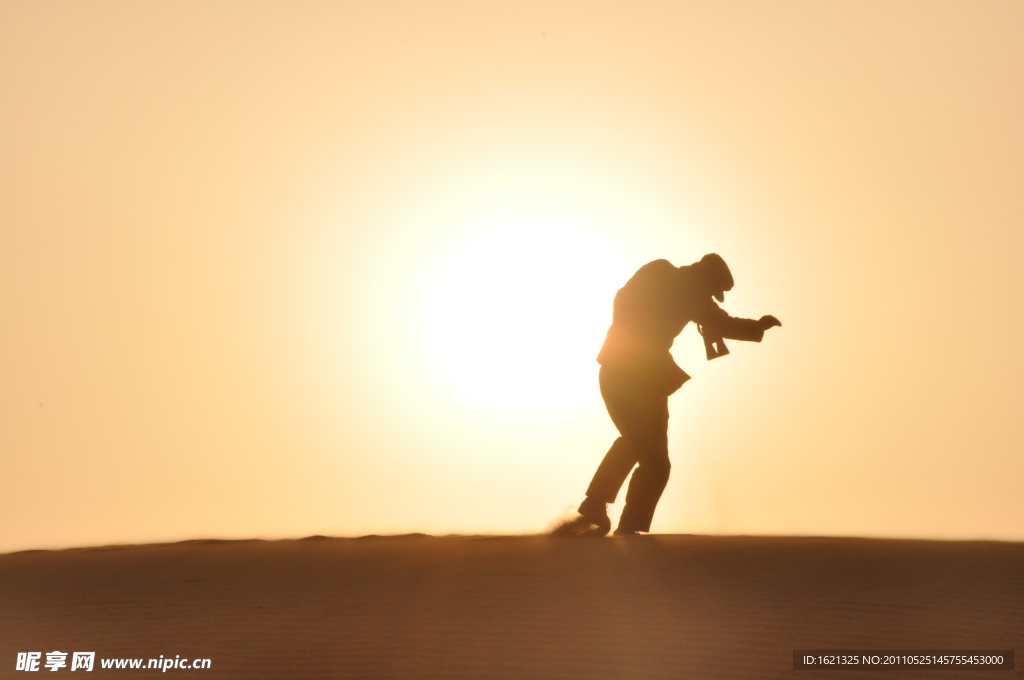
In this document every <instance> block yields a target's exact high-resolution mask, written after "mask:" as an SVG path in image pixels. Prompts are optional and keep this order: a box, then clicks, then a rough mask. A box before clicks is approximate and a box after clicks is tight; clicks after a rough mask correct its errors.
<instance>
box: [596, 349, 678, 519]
mask: <svg viewBox="0 0 1024 680" xmlns="http://www.w3.org/2000/svg"><path fill="white" fill-rule="evenodd" d="M599 380H600V384H601V397H602V398H603V399H604V403H605V407H606V408H607V409H608V415H609V416H611V419H612V422H613V423H614V424H615V427H616V429H618V431H619V434H620V435H621V436H620V437H619V438H618V439H616V440H615V442H614V443H613V444H612V446H611V448H610V449H608V453H606V454H605V456H604V459H603V460H602V461H601V464H600V465H599V466H598V468H597V472H595V473H594V478H593V480H591V482H590V486H589V487H588V488H587V497H588V498H593V499H595V500H597V501H600V502H604V503H614V502H615V498H616V497H617V496H618V494H619V489H621V488H622V485H623V483H625V481H626V477H628V476H629V473H630V472H631V471H632V470H633V468H634V466H636V471H635V472H633V476H632V478H631V479H630V480H629V488H628V490H627V491H626V507H625V508H624V509H623V511H622V516H621V517H620V519H619V528H620V529H625V530H627V531H650V529H651V520H652V519H653V517H654V509H655V507H657V505H658V501H659V500H660V499H661V494H662V492H663V491H664V490H665V485H666V484H667V483H668V476H669V472H670V471H671V469H672V465H671V464H670V463H669V460H668V395H667V394H665V389H664V387H663V386H660V385H658V384H656V383H652V382H651V381H650V380H648V379H645V377H644V376H642V375H640V374H637V373H635V372H631V371H629V370H628V369H622V368H618V367H611V366H602V367H601V372H600V377H599Z"/></svg>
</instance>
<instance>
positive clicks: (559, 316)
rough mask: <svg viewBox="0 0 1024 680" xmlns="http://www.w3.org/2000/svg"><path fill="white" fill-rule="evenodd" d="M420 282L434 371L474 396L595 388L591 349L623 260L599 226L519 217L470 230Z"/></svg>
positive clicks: (518, 400) (568, 394) (564, 393)
mask: <svg viewBox="0 0 1024 680" xmlns="http://www.w3.org/2000/svg"><path fill="white" fill-rule="evenodd" d="M439 261H440V262H441V265H440V266H439V268H438V269H437V270H436V272H435V276H434V277H433V282H432V285H430V286H428V288H427V289H426V290H425V293H426V299H425V305H424V308H423V309H424V311H425V325H426V328H425V336H426V337H425V340H426V348H427V350H428V352H429V354H430V355H431V357H432V363H433V367H434V369H435V370H436V371H437V372H438V375H439V377H440V379H442V380H443V381H444V382H445V383H447V384H448V385H449V386H451V387H452V388H454V389H455V390H457V391H458V392H459V393H460V394H461V395H462V396H463V397H464V398H467V399H469V400H471V401H472V402H476V403H486V404H491V405H496V406H501V407H505V408H507V407H515V408H524V409H551V408H553V407H561V406H567V405H571V404H572V403H573V402H575V401H578V400H579V399H581V398H582V397H584V396H585V395H587V394H589V393H596V392H595V390H596V378H595V376H596V372H597V365H596V363H595V361H594V357H595V356H596V354H597V351H598V350H599V349H600V345H601V342H602V340H603V339H604V333H605V331H606V330H607V327H608V323H609V322H610V321H611V302H612V296H613V295H614V292H615V290H616V289H617V287H618V286H620V285H621V284H622V281H621V280H619V279H620V278H621V272H622V271H623V265H622V264H621V262H620V260H619V257H618V256H617V255H616V253H615V251H614V250H613V249H612V248H611V247H610V246H609V245H608V244H606V243H603V242H602V241H601V240H600V238H599V237H597V236H596V235H595V234H593V233H591V232H588V231H586V230H585V229H582V228H579V227H577V226H575V225H571V224H566V223H565V221H564V220H559V219H558V218H554V217H546V216H543V215H540V216H519V217H516V218H509V219H507V220H504V221H503V222H497V223H493V224H490V225H488V226H487V227H485V228H482V229H479V230H476V231H475V233H473V234H472V235H470V236H468V237H467V238H466V239H465V240H464V241H463V242H462V244H461V246H459V247H455V248H453V249H452V250H451V251H450V252H449V253H447V255H446V256H442V258H441V259H440V260H439Z"/></svg>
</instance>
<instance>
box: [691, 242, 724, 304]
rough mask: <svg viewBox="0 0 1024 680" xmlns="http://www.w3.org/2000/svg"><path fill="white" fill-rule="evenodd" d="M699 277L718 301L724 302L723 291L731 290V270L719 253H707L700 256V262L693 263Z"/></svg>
mask: <svg viewBox="0 0 1024 680" xmlns="http://www.w3.org/2000/svg"><path fill="white" fill-rule="evenodd" d="M694 266H695V267H696V269H697V271H698V272H700V277H701V279H702V280H703V281H704V283H705V285H706V286H707V289H708V292H709V293H711V294H712V295H713V296H714V297H715V299H716V300H718V301H719V302H725V291H727V290H732V286H733V280H732V272H730V271H729V265H727V264H726V263H725V260H723V259H722V256H721V255H717V254H715V253H708V254H707V255H705V256H704V257H702V258H700V262H697V263H695V265H694Z"/></svg>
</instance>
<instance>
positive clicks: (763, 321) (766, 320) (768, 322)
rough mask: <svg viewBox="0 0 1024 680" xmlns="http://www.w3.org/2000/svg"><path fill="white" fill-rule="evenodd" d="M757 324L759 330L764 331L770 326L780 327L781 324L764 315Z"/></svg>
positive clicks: (773, 318)
mask: <svg viewBox="0 0 1024 680" xmlns="http://www.w3.org/2000/svg"><path fill="white" fill-rule="evenodd" d="M757 323H758V324H759V325H760V326H761V330H763V331H766V330H768V329H769V328H771V327H772V326H781V325H782V322H781V321H779V320H778V319H776V318H775V317H774V316H771V315H765V316H762V317H761V318H760V319H758V320H757Z"/></svg>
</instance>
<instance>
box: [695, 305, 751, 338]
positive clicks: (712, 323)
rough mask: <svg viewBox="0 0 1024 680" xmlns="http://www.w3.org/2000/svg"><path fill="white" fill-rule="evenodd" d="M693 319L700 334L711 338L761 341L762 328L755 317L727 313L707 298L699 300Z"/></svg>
mask: <svg viewBox="0 0 1024 680" xmlns="http://www.w3.org/2000/svg"><path fill="white" fill-rule="evenodd" d="M695 311H696V313H695V314H694V318H693V320H694V321H696V322H697V324H698V325H699V326H700V330H701V334H702V335H704V337H705V338H708V339H711V340H721V339H729V340H744V341H746V342H761V339H762V338H764V329H763V328H761V324H760V323H759V322H758V321H757V320H756V319H741V318H739V317H735V316H729V313H728V312H726V311H725V310H724V309H722V308H721V307H719V306H718V304H717V303H716V302H715V301H714V300H712V299H710V298H708V299H707V301H701V304H700V305H699V306H698V308H697V310H695Z"/></svg>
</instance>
